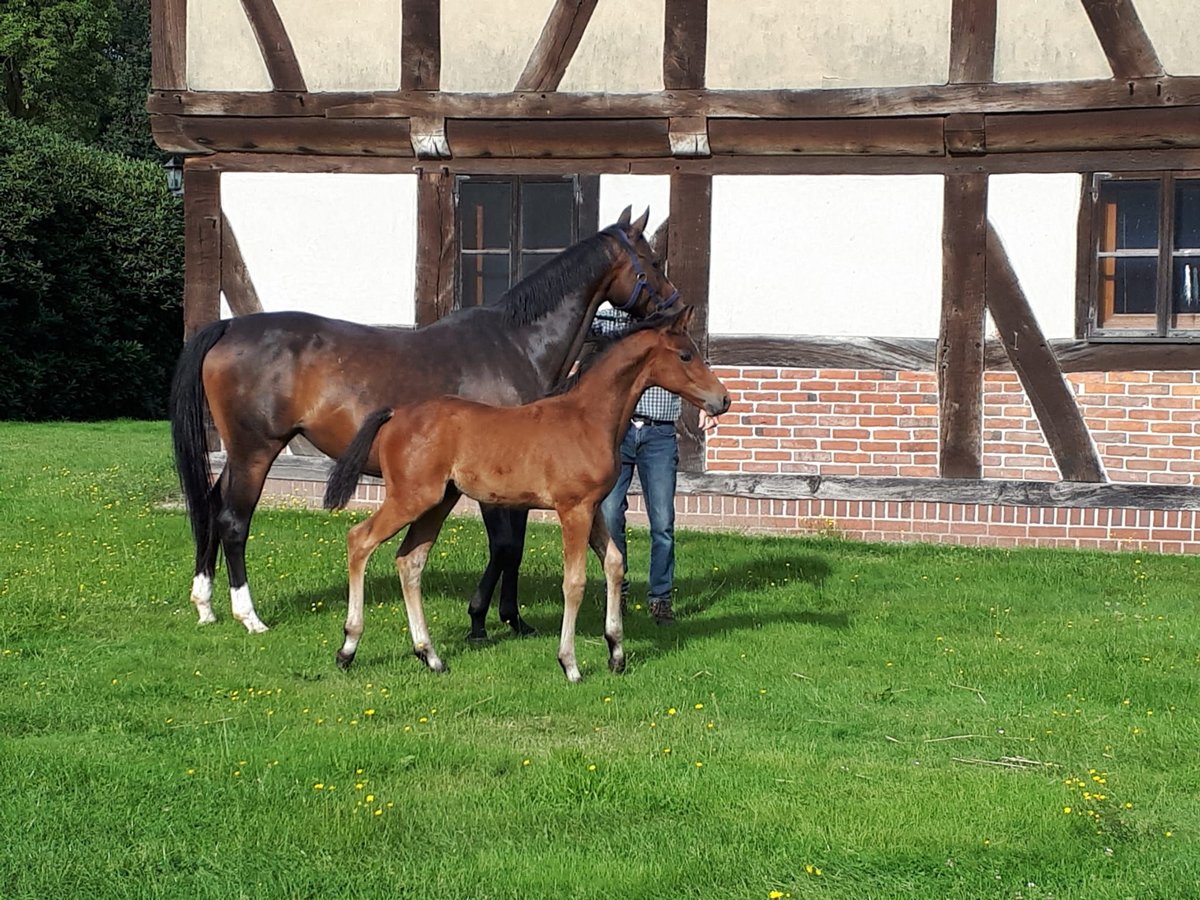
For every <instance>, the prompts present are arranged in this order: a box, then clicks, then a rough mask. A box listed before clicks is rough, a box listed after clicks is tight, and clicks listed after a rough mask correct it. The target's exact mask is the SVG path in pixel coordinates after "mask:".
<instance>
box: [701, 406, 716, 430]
mask: <svg viewBox="0 0 1200 900" xmlns="http://www.w3.org/2000/svg"><path fill="white" fill-rule="evenodd" d="M716 427H717V417H716V416H710V415H709V414H708V413H707V412H705V411H704V410H700V430H701V431H702V432H704V431H712V430H713V429H714V428H716Z"/></svg>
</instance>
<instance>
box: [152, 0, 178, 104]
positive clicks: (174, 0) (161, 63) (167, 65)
mask: <svg viewBox="0 0 1200 900" xmlns="http://www.w3.org/2000/svg"><path fill="white" fill-rule="evenodd" d="M150 86H151V88H152V89H153V90H156V91H183V90H187V0H150Z"/></svg>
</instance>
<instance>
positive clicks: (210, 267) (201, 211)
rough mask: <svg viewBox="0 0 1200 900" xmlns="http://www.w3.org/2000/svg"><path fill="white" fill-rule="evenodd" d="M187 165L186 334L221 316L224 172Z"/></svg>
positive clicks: (185, 207)
mask: <svg viewBox="0 0 1200 900" xmlns="http://www.w3.org/2000/svg"><path fill="white" fill-rule="evenodd" d="M193 163H194V161H193V160H191V159H189V160H187V161H186V162H185V163H184V166H183V188H184V191H183V273H184V288H183V333H184V337H185V338H188V337H191V336H192V335H193V334H195V333H196V332H197V331H198V330H200V329H201V328H203V327H204V326H205V325H207V324H208V323H209V322H215V321H216V320H217V319H219V318H220V317H221V173H220V172H219V171H217V170H215V169H206V168H198V167H197V166H195V165H194V164H193Z"/></svg>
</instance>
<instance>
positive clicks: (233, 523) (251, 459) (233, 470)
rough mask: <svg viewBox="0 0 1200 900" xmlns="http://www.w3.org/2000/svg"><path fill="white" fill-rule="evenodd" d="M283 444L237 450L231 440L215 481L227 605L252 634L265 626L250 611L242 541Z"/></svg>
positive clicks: (246, 535) (244, 550)
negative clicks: (218, 477) (217, 488)
mask: <svg viewBox="0 0 1200 900" xmlns="http://www.w3.org/2000/svg"><path fill="white" fill-rule="evenodd" d="M283 447H284V444H283V442H282V441H280V442H272V444H271V445H268V446H266V447H262V448H260V449H259V450H257V451H256V452H254V453H250V454H246V453H241V452H238V451H237V449H236V447H235V446H234V445H232V443H231V445H230V448H229V452H228V455H227V457H226V459H225V470H224V471H223V472H222V473H221V478H220V482H219V484H220V489H221V498H220V500H221V502H220V510H219V511H218V512H217V513H216V516H215V518H216V525H217V533H218V534H219V535H220V537H221V547H222V549H223V550H224V551H225V563H226V565H227V566H228V568H229V599H230V605H231V606H232V608H233V617H234V618H235V619H237V620H238V621H239V622H241V623H242V624H243V625H245V626H246V630H247V631H249V632H250V633H252V634H259V633H261V632H264V631H266V630H267V626H266V625H264V624H263V622H262V620H261V619H259V617H258V614H257V613H256V612H255V611H254V601H253V600H252V599H251V597H250V585H249V584H248V583H247V581H246V541H247V540H249V538H250V519H251V517H253V515H254V508H255V507H256V506H257V505H258V498H259V497H260V496H262V489H263V484H264V483H265V482H266V480H267V473H268V472H269V471H270V469H271V463H272V462H274V461H275V457H276V456H278V455H279V452H280V451H281V450H283Z"/></svg>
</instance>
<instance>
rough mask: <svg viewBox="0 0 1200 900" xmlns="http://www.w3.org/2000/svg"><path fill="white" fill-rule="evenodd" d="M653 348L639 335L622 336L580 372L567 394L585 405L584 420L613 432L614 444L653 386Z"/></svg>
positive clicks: (603, 429) (604, 431) (610, 433)
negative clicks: (650, 370) (650, 363)
mask: <svg viewBox="0 0 1200 900" xmlns="http://www.w3.org/2000/svg"><path fill="white" fill-rule="evenodd" d="M652 349H653V348H652V346H651V345H649V344H647V343H645V342H643V341H642V340H641V339H640V338H638V337H637V336H634V337H631V338H624V339H622V341H621V342H620V343H619V344H617V345H616V346H614V347H613V348H612V349H610V350H609V351H608V352H607V353H605V354H604V355H603V356H602V357H601V358H600V359H599V360H598V361H597V362H596V364H595V365H593V366H592V367H591V368H590V369H589V370H588V371H586V372H584V373H583V375H581V376H580V378H579V384H578V385H576V387H575V388H574V390H571V391H569V392H568V393H567V394H564V395H563V396H564V397H571V398H573V401H574V402H575V403H577V404H579V405H580V406H582V407H584V408H585V409H586V411H587V415H586V417H585V419H584V421H586V422H588V423H589V424H590V425H591V426H593V427H595V428H596V429H597V430H598V431H600V432H601V433H603V434H607V435H610V436H612V437H613V443H614V445H615V444H616V443H617V442H618V440H619V438H620V436H621V435H623V434H624V433H625V432H624V426H625V424H626V423H628V422H629V418H630V417H631V416H632V415H633V410H634V409H635V408H636V407H637V403H638V400H639V399H640V398H641V396H642V393H643V392H644V391H645V390H646V388H648V387H650V386H651V382H650V378H649V373H648V372H647V370H646V362H647V360H648V358H649V356H650V352H651V350H652Z"/></svg>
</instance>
